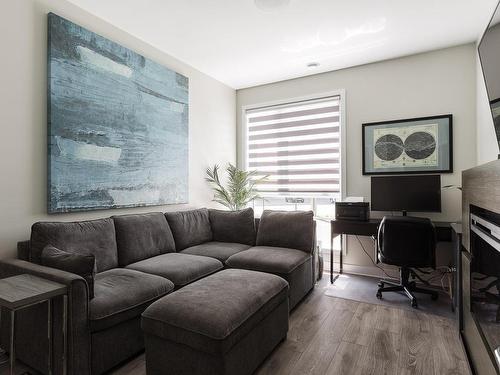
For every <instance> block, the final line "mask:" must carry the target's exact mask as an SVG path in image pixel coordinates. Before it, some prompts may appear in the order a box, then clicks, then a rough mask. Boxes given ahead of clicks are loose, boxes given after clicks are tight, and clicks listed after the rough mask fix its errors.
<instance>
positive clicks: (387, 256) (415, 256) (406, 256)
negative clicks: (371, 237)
mask: <svg viewBox="0 0 500 375" xmlns="http://www.w3.org/2000/svg"><path fill="white" fill-rule="evenodd" d="M378 247H379V251H380V261H381V262H382V263H386V264H392V265H396V266H400V267H435V262H436V261H435V259H436V256H435V253H436V231H435V228H434V225H433V224H432V222H431V221H430V220H429V219H426V218H420V217H409V216H385V217H384V218H383V219H382V222H381V223H380V226H379V230H378Z"/></svg>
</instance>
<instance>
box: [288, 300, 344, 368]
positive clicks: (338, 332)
mask: <svg viewBox="0 0 500 375" xmlns="http://www.w3.org/2000/svg"><path fill="white" fill-rule="evenodd" d="M353 310H354V309H341V310H339V309H335V310H332V311H330V314H328V316H327V318H326V319H325V321H324V322H323V324H322V326H321V327H320V329H319V330H318V332H317V333H316V335H315V336H314V337H313V338H312V340H311V342H310V344H309V345H308V346H307V348H306V350H305V351H304V352H303V353H302V355H301V356H300V358H299V360H298V361H297V364H296V365H295V367H294V368H293V370H292V372H291V375H292V374H293V375H306V374H307V375H322V374H325V372H326V371H327V369H328V367H329V365H330V363H331V361H332V360H333V357H334V356H335V353H336V351H337V348H338V346H339V345H340V340H341V338H342V336H343V335H344V332H345V330H346V328H347V326H348V324H349V323H350V321H351V320H352V318H353V316H354V311H353Z"/></svg>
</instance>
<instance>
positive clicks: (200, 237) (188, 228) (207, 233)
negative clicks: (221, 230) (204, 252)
mask: <svg viewBox="0 0 500 375" xmlns="http://www.w3.org/2000/svg"><path fill="white" fill-rule="evenodd" d="M165 216H166V218H167V221H168V225H169V226H170V229H172V234H173V235H174V240H175V248H176V249H177V251H181V250H184V249H185V248H187V247H191V246H196V245H199V244H202V243H204V242H209V241H212V229H211V228H210V218H209V215H208V210H207V209H206V208H200V209H198V210H191V211H177V212H167V213H165Z"/></svg>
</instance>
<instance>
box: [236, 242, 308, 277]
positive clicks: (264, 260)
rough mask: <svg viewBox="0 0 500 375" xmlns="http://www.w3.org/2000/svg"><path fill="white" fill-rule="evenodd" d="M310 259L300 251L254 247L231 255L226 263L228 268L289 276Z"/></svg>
mask: <svg viewBox="0 0 500 375" xmlns="http://www.w3.org/2000/svg"><path fill="white" fill-rule="evenodd" d="M310 258H311V255H310V254H307V253H305V252H303V251H300V250H295V249H288V248H283V247H268V246H256V247H251V248H250V249H248V250H245V251H242V252H241V253H238V254H235V255H232V256H231V257H229V259H228V260H227V261H226V264H227V266H228V267H231V268H241V269H247V270H254V271H262V272H269V273H275V274H283V275H284V274H289V273H291V272H293V271H294V270H295V269H296V268H297V267H298V266H300V265H301V264H303V263H304V262H306V261H307V260H309V259H310Z"/></svg>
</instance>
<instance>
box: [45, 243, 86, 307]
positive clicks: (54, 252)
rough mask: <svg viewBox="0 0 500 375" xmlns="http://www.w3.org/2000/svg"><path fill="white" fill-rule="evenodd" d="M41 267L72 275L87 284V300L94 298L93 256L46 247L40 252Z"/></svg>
mask: <svg viewBox="0 0 500 375" xmlns="http://www.w3.org/2000/svg"><path fill="white" fill-rule="evenodd" d="M41 263H42V266H47V267H52V268H57V269H58V270H62V271H66V272H71V273H74V274H75V275H78V276H81V277H83V278H84V279H85V281H86V282H87V286H88V288H89V298H90V299H92V298H94V277H95V256H94V255H93V254H74V253H68V252H66V251H62V250H59V249H58V248H55V247H54V246H51V245H47V246H45V248H44V249H43V251H42V257H41Z"/></svg>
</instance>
